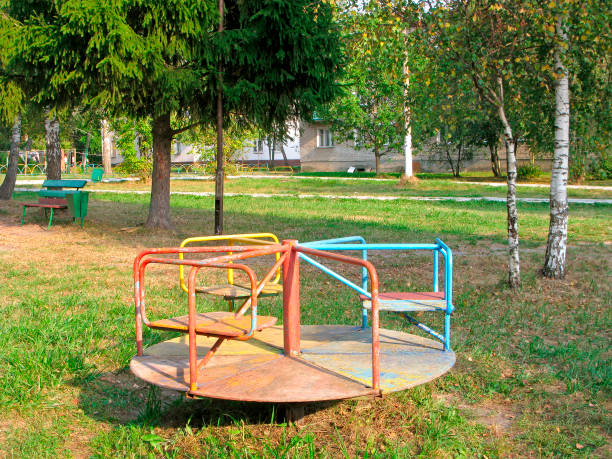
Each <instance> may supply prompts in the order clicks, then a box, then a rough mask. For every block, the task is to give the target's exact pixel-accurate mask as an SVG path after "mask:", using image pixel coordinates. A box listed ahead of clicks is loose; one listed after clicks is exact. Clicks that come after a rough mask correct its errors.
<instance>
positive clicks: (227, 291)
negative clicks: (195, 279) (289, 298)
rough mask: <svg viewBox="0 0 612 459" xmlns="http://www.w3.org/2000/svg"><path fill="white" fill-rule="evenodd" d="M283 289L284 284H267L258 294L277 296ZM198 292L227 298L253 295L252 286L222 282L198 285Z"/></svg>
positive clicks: (232, 298) (261, 295) (260, 295)
mask: <svg viewBox="0 0 612 459" xmlns="http://www.w3.org/2000/svg"><path fill="white" fill-rule="evenodd" d="M282 291H283V287H282V285H279V284H266V285H265V286H264V288H263V290H262V291H261V293H260V294H259V295H258V296H259V297H264V296H276V295H278V294H279V293H281V292H282ZM196 292H198V293H206V294H208V295H215V296H222V297H223V298H224V299H226V300H236V299H246V298H249V297H250V296H251V289H250V287H245V286H242V285H236V284H221V285H211V286H206V287H196Z"/></svg>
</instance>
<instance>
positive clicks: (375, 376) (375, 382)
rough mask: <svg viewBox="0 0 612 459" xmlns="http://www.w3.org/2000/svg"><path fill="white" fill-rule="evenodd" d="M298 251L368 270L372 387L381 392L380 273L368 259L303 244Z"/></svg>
mask: <svg viewBox="0 0 612 459" xmlns="http://www.w3.org/2000/svg"><path fill="white" fill-rule="evenodd" d="M294 250H296V251H297V252H302V253H306V254H309V255H315V256H317V257H322V258H329V259H330V260H336V261H340V262H342V263H348V264H351V265H357V266H362V267H364V268H366V269H367V270H368V274H369V278H370V282H371V292H372V389H374V391H376V392H380V336H379V330H378V328H379V321H378V308H379V300H378V274H377V273H376V268H374V265H373V264H372V263H370V262H369V261H367V260H361V259H359V258H353V257H348V256H346V255H340V254H337V253H332V252H324V251H322V250H316V249H309V248H307V247H303V246H295V247H294Z"/></svg>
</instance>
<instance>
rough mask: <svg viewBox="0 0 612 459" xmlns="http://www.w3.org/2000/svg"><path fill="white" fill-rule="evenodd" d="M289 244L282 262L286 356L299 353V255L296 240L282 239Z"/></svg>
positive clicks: (294, 355)
mask: <svg viewBox="0 0 612 459" xmlns="http://www.w3.org/2000/svg"><path fill="white" fill-rule="evenodd" d="M285 244H289V245H290V246H291V249H290V253H289V255H288V256H287V258H286V259H285V262H284V263H283V348H284V353H285V356H286V357H297V356H299V355H300V257H299V254H298V253H297V252H296V250H295V245H296V244H297V241H283V245H285Z"/></svg>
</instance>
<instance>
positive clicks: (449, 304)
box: [300, 236, 454, 350]
mask: <svg viewBox="0 0 612 459" xmlns="http://www.w3.org/2000/svg"><path fill="white" fill-rule="evenodd" d="M354 242H358V243H357V244H355V243H354ZM300 245H302V246H304V247H309V248H312V249H317V250H326V251H347V250H355V251H360V252H361V253H362V257H363V259H364V260H367V256H368V250H431V251H433V271H434V273H433V291H434V292H438V291H439V279H438V277H439V274H438V272H439V262H438V257H439V255H440V254H441V255H442V257H443V258H444V301H445V304H446V308H445V310H444V313H445V318H444V336H442V335H441V334H439V333H438V332H436V331H434V330H432V329H431V328H429V327H427V326H426V325H424V324H422V323H420V322H419V321H417V320H416V319H414V318H413V317H411V316H409V315H407V314H405V313H403V314H402V315H403V316H405V317H406V318H407V319H408V320H409V321H410V322H411V323H413V324H414V325H416V326H417V327H418V328H420V329H421V330H423V331H425V332H427V333H429V334H430V335H432V336H434V337H435V338H437V339H439V340H440V341H442V343H443V344H444V349H445V350H450V316H451V313H452V312H453V310H454V307H453V256H452V251H451V249H450V248H449V247H448V246H447V245H446V244H445V243H444V242H443V241H442V240H440V239H438V238H436V240H435V242H434V243H433V244H368V243H366V241H365V239H364V238H363V237H361V236H348V237H342V238H336V239H326V240H321V241H311V242H306V243H301V244H300ZM300 257H301V258H302V259H303V260H304V261H307V262H308V263H310V264H312V265H313V266H315V267H317V268H318V269H320V270H321V271H323V272H324V273H326V274H328V275H329V276H331V277H333V278H334V279H336V280H338V281H339V282H341V283H343V284H344V285H346V286H347V287H350V288H352V289H353V290H356V291H357V292H359V293H361V294H362V295H364V296H366V297H367V298H372V295H371V293H370V292H368V273H367V270H365V269H363V271H362V279H361V281H362V286H361V287H359V286H358V285H356V284H355V283H353V282H351V281H350V280H348V279H347V278H345V277H344V276H342V275H340V274H338V273H336V272H335V271H333V270H332V269H330V268H328V267H327V266H325V265H323V264H321V263H319V262H318V261H316V260H313V259H312V258H311V257H309V256H307V255H305V254H303V253H301V254H300ZM367 324H368V315H367V309H366V308H365V307H362V327H363V328H366V327H367Z"/></svg>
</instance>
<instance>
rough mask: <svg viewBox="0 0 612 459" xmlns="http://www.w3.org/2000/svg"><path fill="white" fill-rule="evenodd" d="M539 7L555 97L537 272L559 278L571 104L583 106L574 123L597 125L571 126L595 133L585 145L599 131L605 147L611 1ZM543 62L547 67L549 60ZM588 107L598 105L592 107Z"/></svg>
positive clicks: (563, 264) (564, 242)
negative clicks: (546, 216) (574, 91)
mask: <svg viewBox="0 0 612 459" xmlns="http://www.w3.org/2000/svg"><path fill="white" fill-rule="evenodd" d="M541 8H542V9H543V11H542V12H541V14H540V15H539V18H540V20H539V24H540V30H541V35H543V39H542V40H543V42H544V43H545V46H546V45H548V46H547V48H548V49H549V54H548V56H549V57H550V58H551V60H552V67H553V68H552V78H553V79H554V81H553V87H554V99H555V106H554V150H553V151H554V154H553V166H552V174H551V182H550V224H549V231H548V240H547V244H546V256H545V260H544V267H543V269H542V273H543V275H544V276H546V277H550V278H562V277H564V276H565V272H566V252H567V232H568V219H569V206H568V201H567V181H568V176H569V160H570V137H571V130H570V127H571V126H570V106H571V105H574V106H575V107H577V108H578V107H579V109H581V111H582V113H580V110H579V111H578V112H577V113H578V116H577V117H576V116H572V120H576V123H573V124H577V125H581V124H582V125H584V124H586V125H587V126H588V125H590V126H597V127H596V128H595V129H588V128H586V129H585V127H584V126H579V127H578V129H576V128H574V129H573V130H574V132H580V133H581V134H582V135H585V136H590V137H594V139H587V142H586V143H590V144H594V143H597V141H598V140H599V139H597V137H598V136H600V135H602V134H603V136H602V138H603V139H605V140H604V142H606V140H607V141H608V146H607V148H608V149H609V139H610V137H609V133H610V123H609V119H610V110H609V99H608V101H607V102H606V95H609V94H610V84H609V82H610V79H609V75H610V68H609V66H610V64H609V61H610V50H611V49H612V46H611V45H612V40H611V38H610V33H609V31H610V28H609V27H610V5H609V2H605V1H601V0H585V1H582V2H574V1H569V0H557V1H551V2H548V3H546V4H545V5H544V6H543V7H541ZM545 67H546V68H550V66H548V65H546V66H545ZM606 74H607V76H606ZM602 75H603V78H602V77H601V76H602ZM572 80H573V81H572ZM601 80H603V85H602V81H601ZM572 84H573V85H574V86H575V87H577V88H579V89H580V91H579V92H578V101H577V102H576V101H574V103H573V104H570V92H571V91H570V86H571V85H572ZM589 99H590V100H589ZM601 101H603V104H602V103H601ZM589 105H591V109H589ZM593 106H595V107H598V108H595V109H593V108H594V107H593ZM589 131H590V132H589ZM606 133H607V134H606ZM606 135H607V136H608V137H607V139H606ZM593 140H594V141H593Z"/></svg>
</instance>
